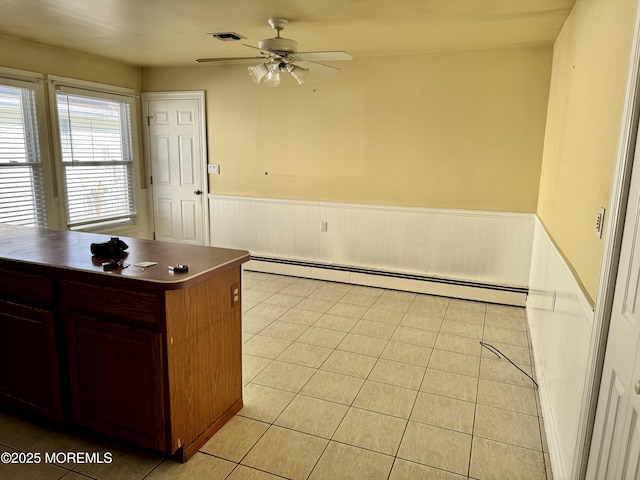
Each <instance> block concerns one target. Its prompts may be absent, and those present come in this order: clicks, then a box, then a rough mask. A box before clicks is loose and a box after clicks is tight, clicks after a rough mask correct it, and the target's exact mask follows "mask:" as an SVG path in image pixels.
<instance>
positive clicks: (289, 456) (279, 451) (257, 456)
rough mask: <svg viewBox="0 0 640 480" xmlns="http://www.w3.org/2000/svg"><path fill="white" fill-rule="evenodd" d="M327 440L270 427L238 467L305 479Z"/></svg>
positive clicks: (294, 479)
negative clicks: (247, 467)
mask: <svg viewBox="0 0 640 480" xmlns="http://www.w3.org/2000/svg"><path fill="white" fill-rule="evenodd" d="M328 443H329V441H328V440H324V439H322V438H318V437H314V436H312V435H307V434H305V433H300V432H296V431H293V430H288V429H285V428H281V427H277V426H272V427H270V428H269V430H267V432H266V433H265V434H264V435H263V436H262V438H260V440H258V443H257V444H256V445H255V446H254V447H253V448H252V449H251V450H250V451H249V453H248V454H247V455H246V456H245V457H244V458H243V459H242V462H241V463H242V464H243V465H247V466H250V467H254V468H257V469H260V470H264V471H266V472H270V473H273V474H276V475H281V476H283V477H287V478H291V479H293V480H298V479H301V480H302V479H306V478H307V476H308V475H309V474H310V473H311V470H312V469H313V467H314V466H315V464H316V462H317V461H318V459H319V458H320V455H322V452H323V451H324V449H325V448H326V446H327V444H328Z"/></svg>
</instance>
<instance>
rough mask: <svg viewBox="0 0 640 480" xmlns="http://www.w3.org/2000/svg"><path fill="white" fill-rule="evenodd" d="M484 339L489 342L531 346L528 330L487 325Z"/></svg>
mask: <svg viewBox="0 0 640 480" xmlns="http://www.w3.org/2000/svg"><path fill="white" fill-rule="evenodd" d="M483 338H484V341H485V342H488V343H494V342H496V343H508V344H509V345H518V346H520V347H526V348H527V349H528V347H529V336H528V335H527V332H524V331H521V330H513V329H510V328H500V327H492V326H489V325H487V326H486V327H485V329H484V337H483Z"/></svg>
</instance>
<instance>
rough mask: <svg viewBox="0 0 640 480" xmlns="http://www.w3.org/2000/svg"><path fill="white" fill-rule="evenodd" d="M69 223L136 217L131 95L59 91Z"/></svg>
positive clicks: (81, 224) (93, 222) (82, 224)
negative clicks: (119, 95) (129, 96)
mask: <svg viewBox="0 0 640 480" xmlns="http://www.w3.org/2000/svg"><path fill="white" fill-rule="evenodd" d="M56 103H57V110H58V131H59V135H60V150H61V155H62V166H63V170H64V179H65V187H66V188H65V190H66V199H67V223H68V226H69V227H70V228H73V227H80V226H86V225H91V224H99V223H104V222H111V221H118V220H120V221H122V220H132V219H133V218H134V217H135V214H136V212H135V202H134V192H133V145H132V139H131V110H130V109H131V108H132V107H131V99H129V98H126V97H122V99H120V98H118V97H117V96H115V95H114V96H109V95H104V94H103V93H100V92H95V94H92V93H91V92H82V93H81V94H78V93H70V92H69V91H68V90H65V89H62V88H58V90H57V91H56Z"/></svg>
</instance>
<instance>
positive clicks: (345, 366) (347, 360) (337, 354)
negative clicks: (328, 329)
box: [320, 350, 377, 378]
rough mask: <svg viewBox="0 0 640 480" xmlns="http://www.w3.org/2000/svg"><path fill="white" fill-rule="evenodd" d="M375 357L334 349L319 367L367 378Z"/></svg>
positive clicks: (374, 362) (375, 359)
mask: <svg viewBox="0 0 640 480" xmlns="http://www.w3.org/2000/svg"><path fill="white" fill-rule="evenodd" d="M376 361H377V358H376V357H370V356H368V355H362V354H360V353H353V352H347V351H344V350H335V351H334V352H333V353H332V354H331V355H329V358H327V359H326V360H325V362H324V363H323V364H322V366H321V367H320V369H321V370H326V371H328V372H335V373H342V374H344V375H351V376H353V377H360V378H367V376H368V375H369V373H370V372H371V370H372V369H373V366H374V365H375V364H376Z"/></svg>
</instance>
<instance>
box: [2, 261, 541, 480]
mask: <svg viewBox="0 0 640 480" xmlns="http://www.w3.org/2000/svg"><path fill="white" fill-rule="evenodd" d="M243 309H244V317H243V330H244V335H245V338H244V347H243V348H244V364H243V370H244V385H245V386H244V404H245V406H244V408H243V409H242V410H241V411H240V413H239V414H238V415H236V416H235V417H234V418H233V419H232V420H231V421H230V422H229V423H228V424H227V425H225V427H223V429H222V430H220V432H218V434H216V435H215V436H214V437H213V438H212V439H211V440H210V441H209V442H208V443H207V444H206V445H205V446H204V447H203V448H202V449H201V451H200V452H199V453H197V454H196V455H195V456H194V457H193V458H192V459H191V460H189V461H188V462H187V463H186V464H178V463H175V462H173V461H170V460H163V459H162V458H161V457H160V456H158V455H155V454H152V453H148V452H145V451H142V450H139V449H136V448H131V447H128V446H124V445H121V444H118V443H115V442H110V441H108V440H105V439H104V438H101V437H100V438H99V437H92V436H85V435H71V434H69V433H64V432H60V431H57V430H56V429H52V428H48V427H46V426H43V425H41V424H38V423H33V422H30V421H29V420H27V419H26V418H24V417H21V416H16V415H13V414H11V413H8V412H6V411H2V410H0V451H23V452H46V451H102V452H110V453H111V454H112V456H113V462H112V463H111V464H73V463H71V464H69V463H67V464H61V465H54V464H46V465H45V464H41V465H25V466H16V465H3V464H0V478H2V479H4V478H7V479H9V478H11V479H18V480H19V479H21V478H24V479H28V480H37V479H59V478H64V479H65V480H81V479H84V480H86V479H90V478H93V479H99V480H110V479H114V480H115V479H118V480H125V479H132V480H133V479H136V480H137V479H143V478H144V479H149V480H157V479H172V480H173V479H177V480H180V479H198V480H200V479H202V480H208V479H211V480H215V479H229V480H238V479H277V478H290V479H309V480H325V479H326V480H339V479H366V480H376V479H383V480H400V479H439V480H454V479H498V480H510V479H519V480H523V479H551V478H552V476H551V470H550V466H549V455H548V449H547V446H546V441H545V436H544V427H543V423H542V418H541V417H540V415H541V414H540V407H539V401H538V397H537V392H536V390H535V389H534V388H533V387H534V385H533V383H532V382H531V380H529V379H528V378H527V377H526V376H525V375H523V374H522V373H520V372H519V371H518V370H517V369H516V368H514V367H513V366H512V365H510V364H509V362H507V361H506V360H504V359H499V358H497V357H496V356H495V355H494V354H493V353H491V352H490V351H488V350H487V349H484V348H482V347H481V346H480V341H481V340H482V341H484V342H487V343H490V344H492V345H493V346H495V347H497V348H498V349H500V350H501V351H502V352H503V353H504V354H505V355H507V356H508V357H509V358H511V359H512V360H513V361H514V362H516V363H517V364H518V365H519V366H520V367H521V368H522V369H523V370H525V371H526V372H528V373H529V374H532V367H531V364H532V362H531V352H530V347H529V339H528V334H527V325H526V320H525V311H524V309H522V308H515V307H505V306H500V305H491V304H484V303H479V302H469V301H463V300H457V299H448V298H442V297H434V296H429V295H420V294H413V293H408V292H399V291H391V290H383V289H376V288H368V287H359V286H352V285H344V284H338V283H332V282H321V281H316V280H308V279H298V278H293V277H285V276H278V275H269V274H263V273H256V272H245V273H244V279H243Z"/></svg>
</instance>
